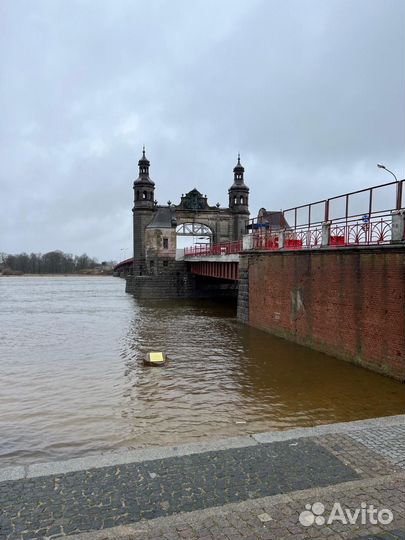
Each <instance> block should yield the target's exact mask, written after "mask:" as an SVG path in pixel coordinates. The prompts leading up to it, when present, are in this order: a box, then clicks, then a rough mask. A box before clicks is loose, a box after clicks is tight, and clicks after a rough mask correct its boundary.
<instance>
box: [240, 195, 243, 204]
mask: <svg viewBox="0 0 405 540" xmlns="http://www.w3.org/2000/svg"><path fill="white" fill-rule="evenodd" d="M240 204H243V197H242V195H241V196H240Z"/></svg>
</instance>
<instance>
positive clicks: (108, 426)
mask: <svg viewBox="0 0 405 540" xmlns="http://www.w3.org/2000/svg"><path fill="white" fill-rule="evenodd" d="M124 285H125V284H124V281H122V280H120V279H118V278H112V277H3V278H0V466H8V465H15V464H24V463H32V462H40V461H50V460H61V459H68V458H72V457H78V456H83V455H85V454H90V453H99V452H103V451H114V450H118V449H124V448H139V447H144V446H150V445H165V444H170V443H182V442H188V441H198V440H201V439H203V438H207V437H215V438H218V437H224V436H232V435H240V434H247V433H255V432H258V431H269V430H283V429H288V428H294V427H299V426H313V425H317V424H324V423H331V422H341V421H349V420H358V419H363V418H372V417H376V416H385V415H392V414H400V413H402V412H403V410H404V388H403V385H401V384H400V383H398V382H395V381H393V380H391V379H389V378H386V377H384V376H382V375H378V374H375V373H372V372H369V371H367V370H365V369H363V368H360V367H356V366H352V365H350V364H347V363H345V362H343V361H341V360H337V359H335V358H331V357H329V356H327V355H325V354H322V353H318V352H315V351H313V350H311V349H308V348H305V347H301V346H298V345H295V344H292V343H289V342H288V341H284V340H282V339H279V338H276V337H273V336H271V335H269V334H266V333H264V332H261V331H258V330H255V329H253V328H249V327H247V326H243V325H241V324H239V323H238V322H237V321H236V318H235V306H234V305H232V304H229V303H227V304H223V303H218V302H212V301H161V302H156V301H148V302H147V301H143V302H137V301H136V300H134V298H133V297H131V296H130V295H127V294H125V293H124ZM151 350H158V351H159V350H162V351H165V352H166V353H167V354H168V356H169V358H170V360H169V363H168V364H167V366H166V367H164V368H151V367H145V366H144V365H143V363H142V360H143V357H144V355H145V353H146V352H147V351H151Z"/></svg>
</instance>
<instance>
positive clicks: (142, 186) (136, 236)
mask: <svg viewBox="0 0 405 540" xmlns="http://www.w3.org/2000/svg"><path fill="white" fill-rule="evenodd" d="M138 166H139V176H138V178H137V179H136V180H135V182H134V207H133V209H132V213H133V242H134V249H133V252H134V274H135V275H139V274H143V273H144V272H145V269H146V264H145V258H146V255H145V229H146V226H147V225H148V224H149V223H150V222H151V221H152V218H153V216H154V212H155V183H154V182H153V181H152V180H151V179H150V177H149V166H150V161H149V160H148V158H147V157H146V155H145V147H143V150H142V157H141V159H140V160H139V161H138Z"/></svg>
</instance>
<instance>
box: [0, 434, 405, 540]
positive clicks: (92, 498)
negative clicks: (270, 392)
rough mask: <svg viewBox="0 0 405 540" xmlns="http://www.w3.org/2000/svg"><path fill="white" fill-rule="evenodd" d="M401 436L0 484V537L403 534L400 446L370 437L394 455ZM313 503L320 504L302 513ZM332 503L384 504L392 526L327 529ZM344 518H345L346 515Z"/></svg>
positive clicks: (277, 446) (282, 444)
mask: <svg viewBox="0 0 405 540" xmlns="http://www.w3.org/2000/svg"><path fill="white" fill-rule="evenodd" d="M378 429H379V430H380V431H378ZM381 430H383V431H381ZM404 434H405V428H404V426H403V425H401V426H390V427H387V428H374V429H373V428H370V429H364V430H355V431H352V432H350V431H349V432H346V433H339V432H336V433H333V432H331V433H329V432H328V433H327V434H325V435H319V436H310V437H305V435H302V436H301V437H300V438H297V439H287V440H284V441H277V442H270V443H261V444H257V443H255V444H253V445H249V446H246V447H241V448H228V449H223V450H217V451H203V452H202V453H193V454H190V455H182V456H178V457H168V458H161V459H154V460H150V461H141V462H136V463H127V464H123V465H112V466H106V467H96V466H95V467H94V468H91V469H87V470H81V471H73V472H67V473H65V474H62V473H60V474H54V475H48V476H39V477H32V478H22V479H20V480H10V481H2V482H0V505H1V506H0V538H1V539H2V540H3V539H7V540H14V539H16V540H17V539H19V540H20V539H24V540H25V539H27V540H28V539H31V538H32V539H34V538H53V537H57V536H62V535H71V540H74V539H76V540H79V539H80V540H93V539H94V540H102V539H112V538H120V539H124V538H127V539H145V540H158V539H162V540H165V539H166V540H178V539H188V538H189V539H195V540H222V539H223V540H237V539H245V540H251V539H252V540H253V539H263V540H265V539H268V540H270V539H275V540H283V539H290V538H291V539H292V538H294V539H295V538H297V539H298V540H299V539H306V538H319V539H321V538H322V539H324V538H330V539H331V540H333V539H344V538H346V539H353V540H354V539H357V538H375V539H377V538H385V539H389V538H405V473H404V470H403V468H402V467H401V466H400V465H401V464H402V461H401V459H398V452H400V449H399V450H398V452H397V451H395V452H392V451H391V450H390V449H389V447H388V446H387V445H386V444H385V443H384V444H381V446H378V437H380V438H381V441H387V440H393V441H394V447H395V448H397V447H398V448H399V446H398V444H399V442H398V441H399V440H400V437H401V436H404ZM359 439H360V440H359ZM364 441H365V442H364ZM376 445H377V449H376V448H375V446H376ZM381 449H382V450H381ZM314 503H322V505H323V506H322V505H321V507H320V506H319V504H318V506H315V507H312V506H311V505H313V504H314ZM335 503H339V504H340V505H341V507H342V508H343V510H342V512H346V509H349V510H351V511H352V513H353V512H355V511H356V509H358V514H359V516H360V512H361V511H362V509H363V512H366V509H364V505H367V508H368V507H369V505H371V504H373V505H374V507H375V508H376V509H378V510H380V509H382V508H387V509H389V511H390V512H392V515H393V519H392V521H390V522H389V523H388V522H387V524H385V525H383V524H378V523H375V524H373V523H370V522H369V521H367V519H366V518H364V519H365V522H364V523H361V519H360V517H358V519H357V520H355V522H354V523H353V524H348V523H342V519H340V520H333V521H332V522H331V523H329V522H328V519H327V518H328V516H329V514H330V512H331V510H332V509H333V507H334V504H335ZM362 503H363V506H362ZM315 509H316V511H315ZM320 509H321V510H323V511H322V512H321V513H319V512H320ZM312 510H314V513H313V514H311V515H310V519H309V521H311V519H315V518H317V519H318V521H319V523H320V522H322V523H321V524H319V523H318V524H317V523H312V524H310V523H309V522H308V520H307V521H305V520H304V524H302V523H301V521H300V519H299V517H300V514H301V513H302V512H304V511H305V512H306V514H305V515H306V516H307V518H308V515H309V514H310V512H312ZM317 512H318V513H317ZM342 515H343V518H344V519H345V515H346V514H344V513H343V514H342ZM353 515H354V514H353ZM362 515H363V514H362ZM311 516H312V518H311ZM364 516H366V514H365V513H364ZM301 519H302V518H301ZM394 531H395V532H394ZM401 531H402V532H401ZM364 535H366V536H364ZM401 535H402V536H401Z"/></svg>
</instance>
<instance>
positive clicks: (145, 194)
mask: <svg viewBox="0 0 405 540" xmlns="http://www.w3.org/2000/svg"><path fill="white" fill-rule="evenodd" d="M147 197H148V193H147V191H144V192H143V194H142V198H143V199H144V200H145V199H147Z"/></svg>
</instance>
